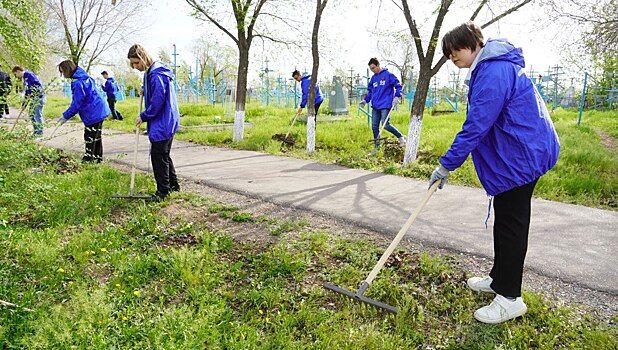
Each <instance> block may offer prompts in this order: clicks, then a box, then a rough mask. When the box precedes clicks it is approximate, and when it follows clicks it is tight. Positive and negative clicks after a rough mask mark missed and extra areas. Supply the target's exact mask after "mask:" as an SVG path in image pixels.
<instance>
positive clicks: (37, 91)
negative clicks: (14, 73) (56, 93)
mask: <svg viewBox="0 0 618 350" xmlns="http://www.w3.org/2000/svg"><path fill="white" fill-rule="evenodd" d="M23 81H24V88H25V93H24V96H25V97H26V98H28V97H30V98H32V99H34V100H37V101H41V100H43V99H44V98H45V89H43V84H41V81H40V80H39V77H37V76H36V74H34V73H32V72H31V71H29V70H27V71H25V72H24V77H23Z"/></svg>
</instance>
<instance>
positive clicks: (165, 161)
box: [150, 137, 180, 196]
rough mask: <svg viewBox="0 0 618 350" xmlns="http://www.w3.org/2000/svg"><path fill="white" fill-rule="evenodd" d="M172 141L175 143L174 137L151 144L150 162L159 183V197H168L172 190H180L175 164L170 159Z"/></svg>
mask: <svg viewBox="0 0 618 350" xmlns="http://www.w3.org/2000/svg"><path fill="white" fill-rule="evenodd" d="M172 141H174V138H173V137H172V138H170V139H167V140H163V141H158V142H152V143H151V144H152V148H151V151H150V160H151V161H152V172H153V173H154V177H155V181H156V182H157V195H159V196H167V195H169V193H170V190H178V189H179V188H180V186H179V185H178V178H177V177H176V169H175V168H174V162H172V158H171V157H170V151H171V149H172Z"/></svg>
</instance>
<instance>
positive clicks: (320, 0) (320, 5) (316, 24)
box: [307, 0, 328, 155]
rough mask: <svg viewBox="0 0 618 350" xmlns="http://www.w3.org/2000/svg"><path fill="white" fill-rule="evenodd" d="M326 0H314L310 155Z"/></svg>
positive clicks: (309, 125)
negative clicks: (319, 47) (321, 24)
mask: <svg viewBox="0 0 618 350" xmlns="http://www.w3.org/2000/svg"><path fill="white" fill-rule="evenodd" d="M326 3H328V0H316V10H315V20H314V21H313V32H312V33H311V55H312V57H313V67H312V69H311V80H310V81H309V91H308V93H307V154H309V155H312V154H313V152H314V151H315V131H316V129H317V128H316V120H315V86H316V85H317V83H318V69H319V68H320V52H319V49H318V39H319V35H318V34H319V31H320V20H321V18H322V12H323V11H324V8H325V7H326Z"/></svg>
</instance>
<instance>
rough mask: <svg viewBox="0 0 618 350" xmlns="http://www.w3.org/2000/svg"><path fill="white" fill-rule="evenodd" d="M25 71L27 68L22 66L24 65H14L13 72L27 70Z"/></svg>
mask: <svg viewBox="0 0 618 350" xmlns="http://www.w3.org/2000/svg"><path fill="white" fill-rule="evenodd" d="M25 71H26V70H25V69H24V67H22V66H15V67H13V70H12V71H11V72H12V73H15V72H25Z"/></svg>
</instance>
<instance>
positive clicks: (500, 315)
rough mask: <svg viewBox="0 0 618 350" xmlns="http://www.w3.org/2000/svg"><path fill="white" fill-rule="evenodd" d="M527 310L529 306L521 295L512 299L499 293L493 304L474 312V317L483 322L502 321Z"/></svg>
mask: <svg viewBox="0 0 618 350" xmlns="http://www.w3.org/2000/svg"><path fill="white" fill-rule="evenodd" d="M526 311H528V308H527V307H526V304H524V299H522V298H521V297H518V298H516V299H515V300H514V301H511V300H509V299H507V298H505V297H503V296H502V295H500V294H497V295H496V297H495V298H494V301H492V302H491V304H489V305H487V306H483V307H482V308H480V309H478V310H476V311H475V312H474V318H476V319H477V320H479V321H481V322H483V323H501V322H504V321H508V320H510V319H513V318H516V317H519V316H521V315H523V314H525V313H526Z"/></svg>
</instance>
